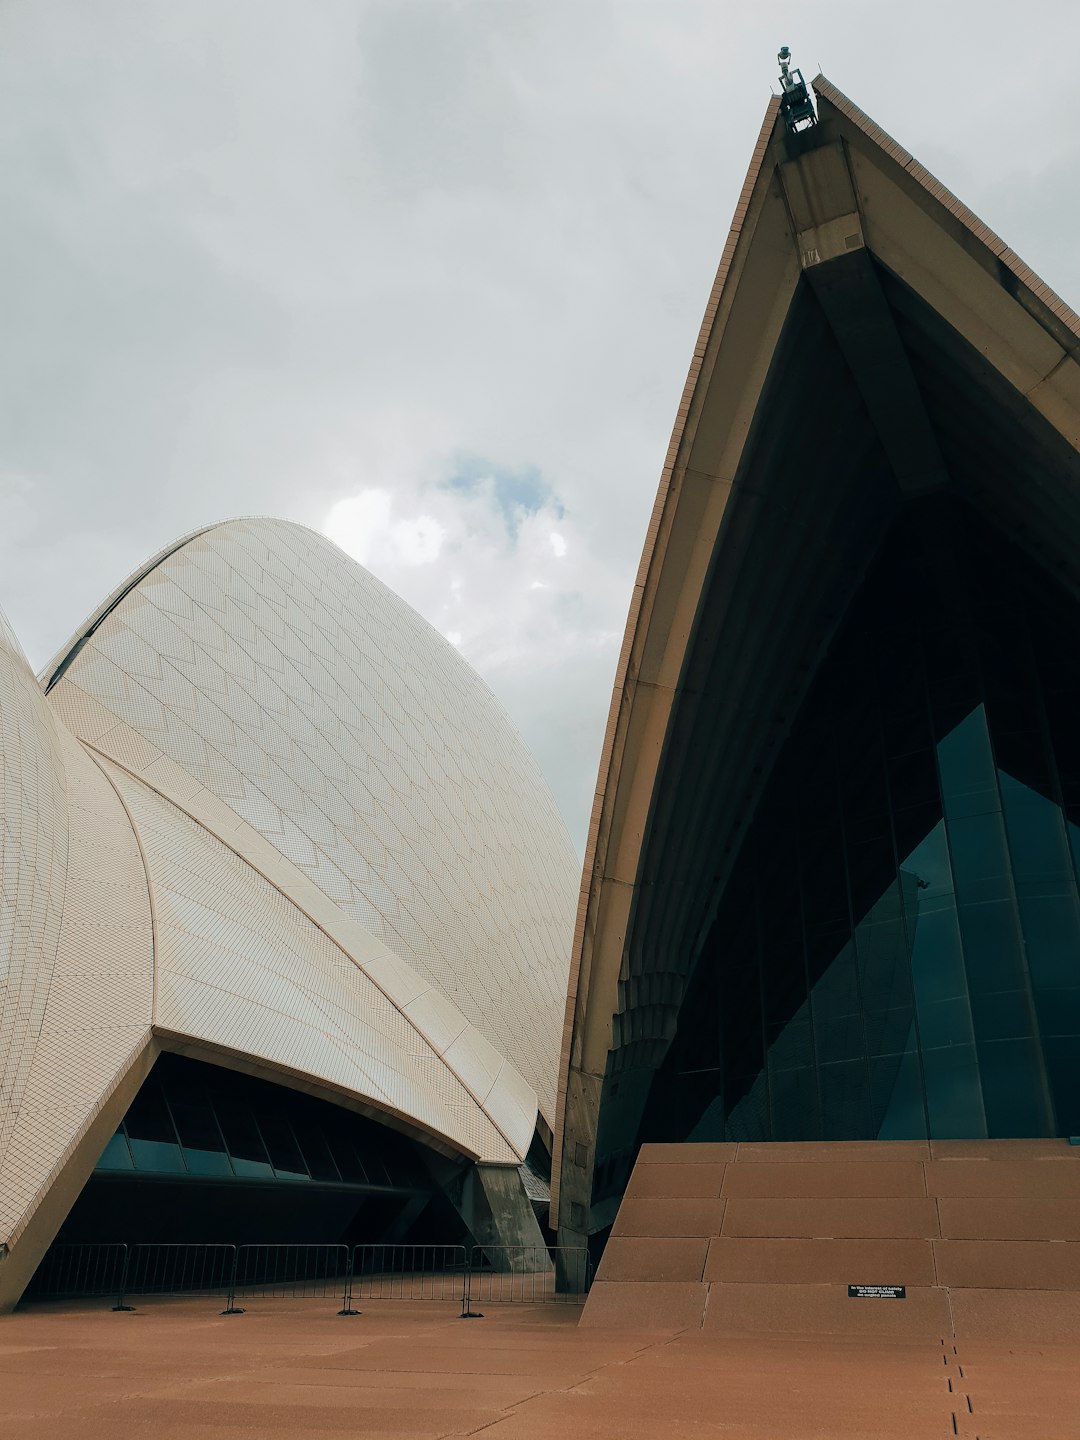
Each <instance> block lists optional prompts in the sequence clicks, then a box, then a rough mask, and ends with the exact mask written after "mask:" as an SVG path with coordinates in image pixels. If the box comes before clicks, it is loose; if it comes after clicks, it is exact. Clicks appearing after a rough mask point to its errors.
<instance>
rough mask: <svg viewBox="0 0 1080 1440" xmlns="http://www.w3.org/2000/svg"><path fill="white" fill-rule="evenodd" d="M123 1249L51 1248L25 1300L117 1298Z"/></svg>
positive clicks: (121, 1280) (125, 1251)
mask: <svg viewBox="0 0 1080 1440" xmlns="http://www.w3.org/2000/svg"><path fill="white" fill-rule="evenodd" d="M127 1259H128V1247H127V1246H126V1245H121V1244H115V1245H96V1244H95V1245H53V1246H52V1247H51V1248H50V1249H49V1250H48V1252H47V1253H46V1255H45V1258H44V1260H43V1261H42V1262H41V1264H40V1265H39V1266H38V1268H37V1272H36V1273H35V1275H34V1277H33V1279H32V1280H31V1282H30V1284H29V1285H28V1286H27V1291H26V1298H27V1299H28V1300H71V1299H75V1298H77V1297H78V1296H80V1295H82V1296H86V1297H87V1298H90V1297H92V1296H95V1295H110V1296H113V1295H119V1293H120V1290H121V1288H122V1286H123V1283H124V1269H125V1267H126V1265H127Z"/></svg>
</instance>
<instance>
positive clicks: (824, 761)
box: [641, 499, 1080, 1140]
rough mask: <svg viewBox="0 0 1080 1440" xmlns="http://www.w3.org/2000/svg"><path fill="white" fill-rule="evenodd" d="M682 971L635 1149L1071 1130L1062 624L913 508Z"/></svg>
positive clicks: (1021, 585)
mask: <svg viewBox="0 0 1080 1440" xmlns="http://www.w3.org/2000/svg"><path fill="white" fill-rule="evenodd" d="M716 868H717V872H718V875H721V874H722V876H723V879H722V880H721V881H720V882H719V883H721V884H722V890H721V891H720V892H719V893H718V894H717V895H715V896H713V897H710V900H709V905H710V909H711V912H712V914H713V915H714V916H715V918H714V919H713V920H712V922H711V924H710V925H709V927H708V929H707V930H705V931H704V932H703V934H704V938H703V939H702V940H701V941H699V942H698V947H699V948H698V949H697V951H696V953H695V955H694V957H692V960H691V978H690V982H689V984H688V987H687V990H686V995H685V998H684V1000H683V1003H682V1008H681V1012H680V1016H679V1023H678V1029H677V1032H676V1034H675V1036H674V1038H673V1040H672V1041H671V1043H670V1045H669V1047H668V1049H667V1052H666V1056H665V1058H664V1059H663V1062H662V1064H661V1065H660V1067H659V1069H658V1071H657V1073H656V1075H655V1078H654V1081H653V1086H652V1092H651V1095H650V1099H649V1104H648V1107H647V1109H646V1113H645V1119H644V1122H643V1128H642V1131H641V1138H642V1139H657V1140H659V1139H679V1138H684V1137H685V1136H687V1135H692V1136H693V1137H694V1138H698V1139H704V1138H710V1139H723V1138H727V1139H747V1140H751V1139H775V1140H801V1139H817V1138H824V1139H857V1138H860V1137H862V1136H875V1135H876V1136H881V1137H888V1138H894V1139H900V1138H907V1137H911V1138H918V1137H920V1136H925V1135H929V1136H931V1137H941V1138H979V1137H981V1136H986V1135H989V1136H992V1137H997V1136H1000V1137H1006V1136H1041V1135H1055V1134H1069V1133H1075V1131H1076V1129H1077V1128H1078V1124H1080V1119H1078V1117H1080V892H1078V887H1077V875H1078V872H1080V606H1078V605H1077V603H1076V601H1075V600H1074V599H1073V598H1072V597H1070V596H1069V595H1067V594H1066V593H1065V592H1063V591H1061V590H1060V589H1058V588H1057V587H1056V585H1055V583H1054V582H1053V581H1052V580H1051V579H1049V578H1048V577H1047V576H1045V575H1044V574H1043V573H1042V572H1041V571H1040V570H1039V569H1038V568H1037V567H1036V566H1035V564H1034V563H1033V562H1032V561H1030V560H1028V559H1027V558H1026V557H1025V556H1024V555H1023V554H1022V552H1020V551H1019V550H1018V549H1017V548H1015V547H1014V546H1013V545H1012V544H1011V543H1010V542H1009V541H1008V540H1007V539H1006V538H1005V537H1003V536H1001V535H999V534H998V533H997V532H995V531H994V530H992V529H991V528H990V527H989V526H988V525H987V524H986V523H985V522H984V521H982V520H981V519H980V518H979V517H978V516H976V515H974V514H973V513H971V512H969V511H967V510H966V509H965V508H964V507H963V506H961V505H960V504H959V503H958V502H956V501H955V500H951V499H950V500H941V499H929V500H923V501H919V502H915V503H912V504H910V505H909V506H908V507H907V508H906V509H905V511H904V512H903V513H902V515H901V518H900V519H899V520H898V521H897V523H896V526H895V528H894V531H893V534H892V536H891V537H890V539H889V540H888V541H887V542H886V544H885V545H884V546H883V548H882V550H881V551H880V553H879V555H878V557H877V559H876V560H875V562H874V564H873V566H872V567H871V571H870V573H869V575H868V577H867V579H866V580H865V581H864V583H863V586H862V589H861V591H860V593H859V594H858V595H857V596H856V598H855V600H854V602H853V603H852V605H851V607H850V609H849V612H848V616H847V618H846V619H845V621H844V622H843V624H842V625H841V627H840V629H839V631H838V632H837V634H836V636H835V637H834V640H833V642H832V646H831V649H830V651H829V654H828V656H827V658H826V660H825V661H824V663H823V664H822V666H821V668H820V669H819V672H818V674H817V676H816V677H815V680H814V683H813V685H812V686H811V688H810V690H809V692H808V694H807V696H806V699H805V700H804V701H803V703H802V706H801V709H800V712H799V714H798V717H797V719H796V721H795V724H794V726H793V729H792V731H791V733H790V735H789V736H788V738H787V740H786V742H785V744H784V748H783V751H782V753H781V754H780V755H779V756H778V758H777V760H776V763H775V766H774V768H773V770H772V775H771V778H770V780H769V782H768V785H767V787H766V789H765V792H764V794H763V796H762V798H761V800H760V803H759V805H758V810H757V813H756V815H755V817H754V818H753V821H752V823H751V824H750V827H749V829H748V831H747V832H746V836H745V839H744V840H743V841H742V845H741V849H740V851H739V854H738V856H737V858H736V859H735V861H734V864H733V866H731V865H730V862H728V864H726V865H724V864H720V863H718V864H717V867H716Z"/></svg>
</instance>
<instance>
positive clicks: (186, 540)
mask: <svg viewBox="0 0 1080 1440" xmlns="http://www.w3.org/2000/svg"><path fill="white" fill-rule="evenodd" d="M252 522H254V523H257V524H267V523H269V524H271V525H288V526H290V527H291V528H292V529H294V530H306V531H308V533H309V534H311V535H318V536H319V537H320V539H323V540H326V541H328V543H329V544H331V545H333V544H334V541H333V540H331V539H330V537H329V536H328V535H324V534H323V533H322V531H321V530H316V529H315V527H314V526H313V525H305V524H304V523H303V521H302V520H289V519H288V518H286V517H285V516H284V515H229V516H227V517H226V518H225V519H224V520H213V521H211V523H210V524H209V525H200V526H199V527H198V529H196V530H189V531H188V532H187V534H185V535H181V536H180V537H179V538H178V539H176V540H174V541H173V542H172V543H171V544H170V545H166V546H165V548H164V549H163V550H158V551H157V552H156V554H154V555H151V556H150V558H149V559H148V560H144V561H143V563H142V564H141V565H139V566H137V567H136V568H135V569H134V570H133V571H132V572H131V574H130V575H129V576H128V577H127V579H126V580H124V581H122V582H121V583H120V585H118V586H117V588H116V589H115V590H113V591H112V592H111V593H110V594H109V595H107V596H106V597H105V599H104V600H103V601H102V602H101V604H100V605H98V606H97V608H96V609H94V610H91V612H90V614H89V615H88V616H87V617H86V619H85V620H84V621H83V623H82V624H81V625H80V626H79V628H78V629H77V630H76V631H75V633H74V635H72V637H71V639H70V640H68V641H67V643H66V644H64V645H61V647H60V649H59V650H57V652H56V653H55V655H53V657H52V659H51V660H50V661H49V662H48V664H47V665H45V666H44V667H43V669H42V670H41V671H40V672H39V674H38V677H37V678H38V683H39V684H40V685H41V686H42V688H43V689H44V691H45V694H46V695H47V694H48V693H49V691H50V690H51V689H52V687H53V686H54V685H55V684H56V682H57V681H58V680H61V679H62V678H63V675H64V672H65V671H66V670H67V668H68V666H69V665H70V664H71V662H72V661H73V660H74V659H75V657H76V655H78V653H79V651H80V650H81V649H82V647H83V646H84V645H85V644H86V642H87V640H89V639H90V637H91V636H92V635H93V634H94V632H95V631H96V630H97V629H98V627H99V626H100V625H101V624H102V622H103V621H105V620H107V619H108V618H109V616H110V615H111V614H112V612H113V611H114V610H115V609H116V607H117V606H118V605H119V604H120V603H121V601H123V600H126V599H127V597H128V596H129V595H130V594H131V592H132V590H134V589H136V588H137V587H138V586H139V585H141V584H142V582H143V581H144V580H145V579H146V577H147V576H148V575H151V574H152V573H153V572H154V571H155V570H156V569H157V568H158V566H159V565H162V564H164V563H165V561H166V560H169V559H171V558H172V556H173V555H175V554H176V553H177V552H178V551H180V550H183V548H184V546H185V545H189V544H190V543H191V541H192V540H198V539H199V538H200V536H203V535H209V534H210V533H211V531H213V530H224V529H225V528H226V527H227V526H229V525H242V524H250V523H252ZM337 548H338V549H340V548H341V547H340V546H338V547H337ZM376 578H377V577H376ZM46 677H48V678H46Z"/></svg>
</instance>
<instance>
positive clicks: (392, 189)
mask: <svg viewBox="0 0 1080 1440" xmlns="http://www.w3.org/2000/svg"><path fill="white" fill-rule="evenodd" d="M1022 29H1023V33H1024V36H1026V37H1028V41H1029V43H1026V44H1021V45H1018V44H1017V43H1016V34H1015V31H1016V27H1015V26H1012V27H1010V26H1002V25H995V24H991V23H987V7H986V6H985V4H982V3H977V0H953V3H951V4H949V5H947V6H943V5H942V4H940V0H910V3H908V4H907V5H906V6H905V9H904V24H903V25H902V26H900V27H898V26H897V25H896V24H895V17H893V16H892V15H891V13H890V12H888V11H887V10H885V9H881V10H880V12H879V11H876V10H875V9H874V7H872V6H867V4H866V3H865V0H819V3H818V4H816V5H815V6H813V7H812V8H808V7H807V6H806V5H805V3H804V0H798V3H796V0H775V3H773V4H771V5H769V6H742V7H739V6H732V5H717V4H716V3H715V0H665V3H664V4H660V3H642V0H514V3H512V4H509V3H504V4H497V3H486V4H485V3H478V0H477V3H471V4H453V5H448V4H446V3H445V0H320V3H319V4H317V5H307V6H298V5H296V4H293V3H288V0H230V3H229V4H228V5H222V4H220V3H219V0H184V3H183V4H176V3H175V0H95V3H94V4H93V5H87V4H86V0H48V3H47V4H42V3H41V0H7V3H6V4H4V5H3V6H0V208H2V211H3V214H4V224H3V226H2V227H0V313H3V316H4V342H5V343H4V345H3V346H2V347H0V474H6V475H10V476H22V477H28V478H27V480H26V482H25V486H24V487H23V488H21V489H16V490H15V491H14V492H12V490H11V487H10V485H9V486H8V487H7V489H6V490H5V491H4V492H3V495H2V496H0V505H2V506H3V513H0V604H2V605H3V606H4V608H5V609H6V610H7V611H8V614H9V616H10V618H11V620H12V622H13V624H14V625H15V627H16V629H17V630H18V632H19V634H20V636H21V638H22V640H23V642H24V644H25V646H26V648H27V650H28V652H29V653H30V654H31V656H32V657H33V658H34V659H35V660H36V661H37V662H41V661H43V660H44V659H45V658H46V657H47V655H48V653H49V652H50V651H52V650H53V649H55V648H56V647H57V646H58V645H59V644H60V643H61V642H62V641H63V640H64V639H66V637H67V635H68V634H69V633H70V632H71V631H72V630H73V629H74V627H75V626H76V625H77V624H78V622H79V621H80V620H81V619H82V617H83V616H84V615H85V614H86V613H87V612H88V611H89V610H90V609H91V608H92V607H93V606H94V605H95V604H96V603H97V602H98V601H99V600H100V599H101V598H102V596H104V595H105V594H106V593H108V592H109V591H110V590H112V589H113V588H114V586H115V585H116V584H117V582H118V581H119V579H120V578H121V577H122V575H123V574H125V573H126V572H127V571H129V570H131V569H132V568H134V566H135V565H136V564H138V563H139V562H140V561H141V560H142V559H143V558H144V557H145V556H146V555H148V554H150V553H152V552H154V551H156V550H157V549H159V548H160V547H161V546H162V545H163V544H165V543H166V542H167V541H168V540H169V539H171V538H172V537H173V536H175V535H178V534H181V533H183V532H185V531H187V530H191V529H194V528H196V527H197V526H200V525H203V524H206V523H207V522H209V521H212V520H214V519H218V518H222V517H223V516H225V515H229V514H252V513H256V514H258V513H273V514H279V515H287V516H289V517H291V518H294V519H297V520H301V521H303V522H305V523H308V524H312V525H315V526H322V525H324V524H326V525H327V526H328V527H329V528H331V529H333V530H334V533H336V534H339V535H340V536H341V537H342V538H343V543H345V544H346V545H347V548H349V549H350V550H352V551H353V553H357V554H359V555H361V556H362V557H363V558H364V560H365V563H367V564H369V565H371V567H372V568H373V569H375V570H376V572H377V573H379V574H380V575H381V576H382V578H384V579H386V580H387V581H388V582H389V583H391V584H392V585H394V586H395V588H397V589H399V590H401V592H402V593H403V594H405V596H406V597H407V598H408V599H410V600H411V601H412V603H414V604H416V605H417V606H418V608H420V609H421V610H422V611H423V613H424V614H425V615H427V616H428V618H429V619H430V620H431V621H432V622H433V623H434V624H436V625H437V626H438V627H439V628H440V629H441V630H442V631H443V633H446V634H451V633H453V634H455V635H457V636H459V637H460V644H461V647H462V651H463V653H464V654H466V655H467V656H468V657H469V658H470V659H471V660H472V661H473V663H475V664H477V665H478V666H479V667H480V668H481V670H482V672H483V673H484V675H485V676H486V678H487V679H488V680H489V682H490V683H491V684H492V685H493V687H494V688H495V689H496V691H497V692H498V693H499V695H500V696H501V698H502V699H503V700H504V703H506V705H507V707H508V708H509V710H510V711H511V714H512V715H513V717H514V719H515V720H516V722H517V723H518V725H519V727H520V728H521V729H522V731H523V732H524V733H525V735H526V737H527V738H528V739H529V741H530V743H531V744H533V746H534V748H536V749H537V752H538V754H539V755H540V758H541V760H542V762H543V763H544V765H545V767H546V769H547V772H548V775H549V777H550V779H551V781H552V783H553V785H554V786H555V788H556V791H557V793H558V795H559V798H560V802H561V803H562V804H563V806H564V811H565V813H566V815H567V819H568V822H569V824H570V826H571V829H572V831H573V833H574V834H575V837H576V838H577V839H578V840H579V842H581V841H582V840H583V837H584V830H585V818H586V816H587V814H588V810H589V804H590V799H591V793H592V785H593V780H594V778H595V773H596V763H597V758H598V753H599V745H600V738H601V734H602V729H603V721H604V716H605V714H606V709H607V703H608V698H609V694H610V685H611V680H612V678H613V671H614V664H615V654H616V651H617V645H618V638H619V636H620V634H621V630H622V626H623V622H624V617H625V614H626V607H627V603H628V600H629V596H630V591H631V586H632V583H633V577H634V573H635V570H636V566H637V561H638V557H639V554H640V549H641V545H642V541H643V538H644V534H645V528H646V524H647V521H648V515H649V510H650V506H651V503H652V499H653V496H654V494H655V491H656V484H657V480H658V477H659V473H660V468H661V465H662V463H663V457H664V452H665V448H666V445H667V440H668V435H669V434H670V430H671V424H672V421H673V418H674V415H675V411H676V406H677V404H678V398H679V393H680V390H681V387H682V383H683V378H684V376H685V374H686V369H687V365H688V363H689V359H690V356H691V353H692V350H693V345H694V340H695V336H696V332H697V327H698V324H699V322H700V318H701V314H702V311H703V309H704V306H705V302H706V298H707V295H708V291H709V286H710V284H711V281H712V277H713V274H714V271H715V267H716V263H717V259H718V257H719V254H720V251H721V249H722V246H723V242H724V238H725V235H726V233H727V228H728V225H729V223H730V219H731V214H732V211H733V209H734V206H735V202H736V198H737V196H738V192H739V187H740V185H741V182H742V177H743V174H744V172H745V168H746V164H747V160H748V158H749V154H750V151H751V148H752V145H753V142H754V138H755V136H756V133H757V130H758V126H759V124H760V120H761V116H762V113H763V111H764V107H765V103H766V100H767V97H768V93H769V88H770V83H771V81H772V79H773V76H774V74H775V69H774V56H775V53H776V49H777V46H778V45H779V44H780V43H788V44H790V45H792V47H793V49H794V52H795V59H796V62H797V63H799V64H801V65H803V67H804V68H805V69H806V70H807V71H808V72H813V71H814V69H815V67H816V64H817V63H818V62H820V64H821V65H822V67H823V68H824V69H825V71H826V73H827V74H828V75H829V76H830V78H831V79H833V80H834V81H835V82H836V83H838V84H839V85H840V86H841V87H842V88H844V89H845V90H847V91H848V92H849V93H850V94H851V95H852V97H853V98H854V99H855V100H856V101H857V102H858V103H859V104H861V105H863V106H864V107H865V108H866V109H868V110H869V111H870V112H871V113H872V114H873V115H874V117H875V118H876V119H877V120H878V121H879V122H880V123H881V124H882V125H884V126H885V128H886V129H888V130H891V131H892V132H893V133H894V134H895V135H896V136H897V138H898V139H899V140H900V141H901V142H902V143H903V144H905V145H906V146H908V147H909V148H910V149H911V150H912V151H913V152H914V153H915V154H917V155H918V156H919V158H920V159H921V160H923V161H924V162H925V163H926V164H928V165H929V166H930V167H931V169H935V170H937V171H938V173H939V175H940V178H941V179H942V181H943V182H944V183H945V184H947V185H948V186H950V187H951V188H952V189H954V190H956V191H957V192H958V193H959V194H960V195H961V196H962V197H963V198H964V199H965V200H967V201H968V202H969V203H971V204H972V205H973V206H974V207H975V208H976V210H977V211H978V212H979V213H980V214H981V215H982V217H983V218H984V219H985V220H986V221H987V223H988V224H990V225H991V226H993V227H994V228H995V229H998V230H999V231H1000V232H1001V233H1002V234H1003V236H1004V238H1005V239H1006V240H1007V241H1008V242H1009V243H1010V244H1012V245H1013V246H1014V247H1015V248H1017V249H1018V250H1019V252H1020V253H1021V254H1022V255H1023V256H1024V258H1025V259H1027V260H1028V261H1029V262H1030V263H1032V264H1033V265H1034V266H1035V267H1036V268H1037V269H1038V270H1039V271H1040V272H1041V273H1042V274H1043V275H1044V277H1045V278H1046V280H1047V281H1048V282H1049V283H1050V284H1051V285H1053V286H1055V287H1056V288H1057V289H1059V290H1060V291H1061V292H1062V293H1063V294H1064V295H1065V296H1066V298H1068V299H1071V300H1072V302H1073V303H1074V304H1076V303H1077V302H1078V301H1080V247H1077V246H1076V245H1075V244H1073V243H1072V236H1073V235H1074V233H1075V230H1076V226H1077V221H1078V219H1080V213H1078V205H1080V201H1078V200H1077V198H1076V194H1075V193H1074V192H1075V187H1073V186H1072V184H1071V176H1072V174H1073V173H1074V172H1075V170H1076V166H1077V163H1078V159H1080V146H1078V142H1077V139H1076V128H1075V125H1074V124H1073V117H1072V109H1071V107H1072V104H1073V99H1072V93H1071V91H1070V88H1069V85H1068V84H1067V83H1065V82H1064V81H1062V79H1061V75H1062V73H1063V72H1061V70H1060V64H1059V59H1058V57H1059V56H1060V55H1062V54H1065V55H1067V54H1069V53H1070V51H1071V50H1073V49H1075V48H1077V42H1078V41H1080V7H1078V6H1077V5H1076V3H1075V0H1029V3H1028V4H1027V5H1026V6H1025V8H1024V15H1023V26H1022ZM1040 35H1042V36H1046V35H1049V36H1052V37H1053V42H1054V43H1053V46H1052V47H1050V48H1047V47H1045V46H1041V45H1040V44H1039V43H1038V42H1037V40H1031V39H1030V37H1033V36H1034V37H1038V36H1040ZM958 57H961V60H962V70H963V74H964V75H965V76H971V75H978V76H990V77H994V76H998V77H1000V76H1003V75H1007V76H1008V114H1007V117H1006V116H1004V115H998V114H997V113H996V112H995V111H994V110H993V109H992V108H991V109H988V108H987V103H986V101H985V99H980V100H979V101H978V102H976V101H974V100H973V99H972V95H973V93H974V92H973V89H972V85H971V84H969V83H963V84H960V83H957V78H956V76H957V73H958V71H957V65H958V63H961V62H960V61H958ZM999 92H1000V86H997V87H996V88H995V86H994V85H993V84H991V85H990V88H989V91H988V92H987V93H989V94H990V96H991V102H993V100H994V97H996V96H997V95H998V94H999ZM916 98H917V101H918V103H917V104H916V103H913V100H914V99H916ZM1006 119H1007V123H1005V122H1006ZM461 456H480V457H486V459H485V460H484V462H483V463H482V464H481V463H480V462H478V461H477V462H471V463H469V464H467V465H465V466H464V469H462V462H460V459H459V457H461ZM331 515H333V516H334V517H335V518H334V519H333V520H332V521H331V519H330V518H329V517H330V516H331ZM554 537H559V539H561V540H562V541H563V542H564V544H565V547H566V549H565V553H564V554H562V555H560V554H559V553H558V542H557V541H556V539H555V538H554Z"/></svg>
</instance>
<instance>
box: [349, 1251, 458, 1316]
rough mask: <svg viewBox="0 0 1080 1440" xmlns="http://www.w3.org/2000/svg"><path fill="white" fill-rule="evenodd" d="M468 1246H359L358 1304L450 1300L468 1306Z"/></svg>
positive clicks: (355, 1294) (355, 1281)
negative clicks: (466, 1298)
mask: <svg viewBox="0 0 1080 1440" xmlns="http://www.w3.org/2000/svg"><path fill="white" fill-rule="evenodd" d="M467 1286H468V1252H467V1251H466V1249H465V1246H464V1245H357V1246H356V1247H355V1248H354V1250H353V1259H352V1292H351V1298H352V1301H353V1302H354V1303H357V1304H358V1303H360V1302H361V1301H364V1300H450V1301H453V1302H454V1304H462V1305H463V1304H464V1303H465V1297H466V1293H467Z"/></svg>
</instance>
